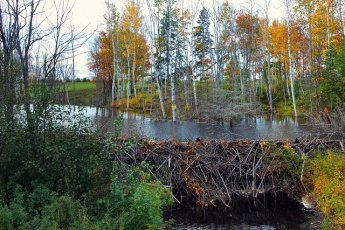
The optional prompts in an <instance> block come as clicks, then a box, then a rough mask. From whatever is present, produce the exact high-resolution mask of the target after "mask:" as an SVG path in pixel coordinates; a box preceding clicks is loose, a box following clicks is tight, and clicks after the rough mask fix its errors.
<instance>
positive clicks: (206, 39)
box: [193, 7, 213, 74]
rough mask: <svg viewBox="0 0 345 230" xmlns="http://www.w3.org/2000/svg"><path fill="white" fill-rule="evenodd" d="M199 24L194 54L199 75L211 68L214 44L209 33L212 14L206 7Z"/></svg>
mask: <svg viewBox="0 0 345 230" xmlns="http://www.w3.org/2000/svg"><path fill="white" fill-rule="evenodd" d="M197 23H198V24H199V25H198V26H197V27H195V29H194V33H193V42H194V50H193V54H194V55H195V57H196V66H195V69H196V71H197V73H198V74H200V73H201V74H204V72H205V71H206V70H207V69H208V68H209V67H210V66H211V57H212V44H213V40H212V35H211V33H210V31H209V26H210V14H209V11H208V10H207V9H206V8H205V7H204V8H203V9H202V10H201V11H200V15H199V20H198V21H197Z"/></svg>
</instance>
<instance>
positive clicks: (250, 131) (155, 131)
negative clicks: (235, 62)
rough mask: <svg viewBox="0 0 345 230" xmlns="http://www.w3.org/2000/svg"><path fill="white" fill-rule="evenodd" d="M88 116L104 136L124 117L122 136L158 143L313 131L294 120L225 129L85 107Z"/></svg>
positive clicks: (250, 121) (255, 121)
mask: <svg viewBox="0 0 345 230" xmlns="http://www.w3.org/2000/svg"><path fill="white" fill-rule="evenodd" d="M77 108H78V109H79V107H77ZM84 112H85V113H86V115H87V116H88V117H91V118H95V119H96V121H97V126H98V128H99V129H100V132H103V133H105V132H114V126H113V122H114V120H115V119H117V118H118V117H119V116H122V117H123V120H122V130H121V131H122V135H125V136H130V135H136V136H142V137H146V138H149V139H156V140H165V139H175V140H195V139H196V138H202V139H217V140H220V139H224V140H229V139H230V140H232V139H273V140H277V139H293V140H294V139H295V138H300V137H303V136H306V135H310V134H311V129H310V127H308V126H305V125H303V124H301V123H297V122H295V121H294V120H293V119H292V118H281V119H268V118H264V117H246V118H244V119H238V120H233V122H232V124H231V125H230V124H229V123H224V125H221V124H210V123H200V122H197V121H177V122H172V121H170V120H154V119H151V118H149V117H146V116H144V115H143V114H138V113H133V112H116V111H113V110H109V109H97V108H95V107H85V109H84Z"/></svg>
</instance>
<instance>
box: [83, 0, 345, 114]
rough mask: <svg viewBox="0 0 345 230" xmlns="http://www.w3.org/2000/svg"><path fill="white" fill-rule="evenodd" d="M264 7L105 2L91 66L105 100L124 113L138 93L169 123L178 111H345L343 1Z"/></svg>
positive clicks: (251, 4)
mask: <svg viewBox="0 0 345 230" xmlns="http://www.w3.org/2000/svg"><path fill="white" fill-rule="evenodd" d="M270 4H271V1H270V0H265V1H263V2H262V5H259V4H258V3H255V2H254V1H250V2H249V4H248V6H247V7H246V8H242V9H239V10H238V9H235V7H234V6H232V5H231V4H230V3H228V2H227V1H225V2H223V3H214V5H212V6H210V7H209V8H208V7H207V6H201V5H198V4H197V3H195V4H192V5H191V6H188V7H181V6H185V5H186V4H184V2H183V1H182V0H181V1H171V0H164V1H154V2H151V1H147V2H145V4H139V3H136V2H133V1H128V2H127V3H126V4H125V7H124V10H123V11H122V12H121V13H120V11H119V10H118V8H117V6H116V5H115V4H110V3H107V8H108V9H109V12H108V14H107V15H106V25H107V28H106V30H105V31H101V32H100V34H99V36H98V38H97V39H96V41H95V46H94V47H93V48H92V50H91V51H90V57H91V58H90V62H89V69H90V70H92V71H93V72H94V74H95V78H96V79H97V80H98V81H99V82H102V83H103V84H99V85H101V86H102V89H103V95H105V96H106V97H107V98H108V99H105V100H104V103H111V102H112V103H113V104H114V105H115V106H116V105H118V104H122V106H123V107H125V108H127V109H129V108H130V105H131V103H130V101H131V100H132V99H133V98H136V99H138V97H140V95H139V96H138V94H139V92H140V91H139V89H140V90H141V91H142V93H145V94H153V96H152V97H154V96H155V99H156V101H157V102H159V103H157V104H159V105H160V110H161V114H162V116H163V117H166V116H167V115H166V113H167V111H168V112H169V114H170V113H171V114H172V117H173V119H174V120H175V119H176V116H177V115H181V114H182V112H183V111H188V112H194V113H195V114H198V115H200V114H204V113H210V111H211V110H212V111H215V112H214V114H219V113H222V114H225V115H226V114H228V115H231V114H232V113H236V112H239V111H241V112H251V111H255V110H257V109H258V108H260V106H261V105H264V108H266V110H267V111H271V112H273V111H276V110H277V109H279V108H280V107H286V106H287V107H289V108H291V111H292V113H293V114H294V115H295V116H296V117H297V115H298V110H300V113H304V112H306V111H311V112H315V111H317V112H321V111H322V110H323V109H325V108H326V110H330V109H331V110H333V109H336V108H341V107H343V106H344V99H345V83H344V82H345V80H344V79H345V64H344V60H345V50H344V36H345V35H344V2H343V1H339V0H332V1H324V0H308V1H299V0H295V1H284V3H282V8H283V9H284V15H282V17H281V18H279V19H276V20H273V21H272V20H270V11H269V9H270ZM144 14H145V15H144ZM138 91H139V92H138ZM156 91H157V94H155V92H156ZM119 101H122V102H124V103H125V105H123V103H119ZM126 102H127V103H126ZM176 111H178V112H179V113H178V114H177V113H176Z"/></svg>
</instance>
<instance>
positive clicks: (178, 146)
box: [113, 139, 344, 207]
mask: <svg viewBox="0 0 345 230" xmlns="http://www.w3.org/2000/svg"><path fill="white" fill-rule="evenodd" d="M121 143H122V145H123V146H122V147H123V148H121V146H119V148H118V152H117V153H116V154H114V155H113V157H114V161H116V162H121V163H123V164H125V165H129V166H136V165H149V166H148V167H147V169H148V170H149V171H150V173H151V174H152V175H153V177H154V178H155V179H157V180H159V181H161V182H162V183H163V184H164V185H166V186H167V187H169V188H170V189H171V192H172V194H173V196H174V199H175V201H176V203H178V204H196V205H197V206H201V207H211V206H213V207H217V206H219V207H231V206H232V205H234V204H236V203H237V202H238V201H241V200H249V201H252V202H250V203H254V204H255V203H256V201H257V200H259V198H260V197H261V198H262V197H265V196H268V197H271V196H272V195H273V196H275V195H278V194H284V196H288V197H290V198H292V199H294V200H296V201H300V202H302V201H303V202H305V203H308V201H305V195H306V194H309V193H310V183H309V182H310V181H309V180H310V178H308V175H305V174H306V173H305V162H306V159H307V158H312V157H313V156H315V154H317V153H318V152H325V151H327V150H329V149H332V150H339V151H344V142H343V141H339V140H333V141H325V140H315V139H314V140H303V141H299V140H296V141H295V142H288V141H248V140H234V141H214V140H207V141H204V140H199V139H197V140H195V141H188V142H180V141H149V140H136V141H135V142H134V143H136V144H135V146H134V147H133V148H132V150H131V151H127V150H125V149H126V148H124V146H125V145H126V143H127V141H126V140H123V141H122V142H121ZM302 198H303V199H302ZM307 205H308V204H307Z"/></svg>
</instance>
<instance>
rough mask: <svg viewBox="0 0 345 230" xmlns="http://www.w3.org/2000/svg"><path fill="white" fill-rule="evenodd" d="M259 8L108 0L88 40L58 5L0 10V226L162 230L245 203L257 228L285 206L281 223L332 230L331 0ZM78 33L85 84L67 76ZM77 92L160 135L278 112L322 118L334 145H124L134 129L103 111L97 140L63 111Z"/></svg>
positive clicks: (338, 183)
mask: <svg viewBox="0 0 345 230" xmlns="http://www.w3.org/2000/svg"><path fill="white" fill-rule="evenodd" d="M50 3H51V4H50ZM272 3H273V0H272V2H271V1H270V0H264V1H262V5H260V4H258V3H256V2H254V1H248V2H247V4H246V5H245V6H243V7H242V8H238V7H237V6H235V5H232V4H231V3H229V2H226V1H225V2H213V4H205V5H203V4H201V3H200V4H197V3H194V2H188V4H185V2H183V1H182V0H180V1H173V0H156V1H150V0H146V1H143V2H136V1H128V2H125V4H124V5H123V8H121V7H122V6H120V5H116V4H114V3H110V2H108V3H106V8H107V10H108V12H107V13H106V14H105V16H104V27H102V29H101V30H100V31H97V35H96V36H92V35H90V34H89V33H88V32H87V28H80V27H78V26H77V25H71V20H70V17H71V14H72V9H73V4H72V3H71V2H70V1H68V0H52V1H51V2H48V1H45V0H1V1H0V230H14V229H52V230H58V229H64V230H65V229H85V230H86V229H95V230H98V229H102V230H103V229H109V230H110V229H115V230H116V229H129V230H132V229H134V230H135V229H157V230H158V229H174V228H176V226H178V224H180V223H179V222H178V221H180V220H179V219H178V218H176V220H175V217H176V216H170V217H172V218H170V217H169V216H168V215H167V213H169V211H171V210H180V209H179V208H181V206H185V207H187V209H188V210H189V211H192V212H195V211H196V210H201V211H202V212H203V213H204V214H205V213H208V214H211V213H215V215H218V213H220V212H221V213H223V214H224V213H225V214H228V216H227V219H234V217H233V218H231V217H232V216H231V215H232V214H229V213H230V211H238V212H242V211H243V210H244V209H245V210H247V211H248V210H250V211H252V212H254V213H255V215H256V218H257V219H258V218H259V217H258V216H257V214H258V213H259V214H260V213H261V211H259V210H264V211H263V212H266V211H269V210H268V208H267V207H269V206H270V207H272V206H273V209H272V210H271V211H270V212H271V213H274V214H275V213H276V212H277V211H278V210H277V208H276V207H277V206H275V205H277V204H278V203H280V201H283V200H284V199H285V201H286V200H287V201H288V203H289V202H290V203H289V204H286V203H284V202H282V203H283V204H284V205H285V206H283V208H279V209H283V210H288V211H289V209H290V207H292V206H294V207H295V208H294V210H295V211H296V207H297V210H298V212H294V213H293V215H292V218H293V219H292V222H294V221H297V220H298V219H302V215H303V216H305V218H304V217H303V218H304V219H306V221H307V223H306V225H305V226H307V227H310V226H311V222H313V221H312V220H313V219H312V220H310V219H308V218H309V217H306V216H308V215H309V214H310V215H313V216H316V218H317V219H318V221H317V228H324V229H343V228H344V226H345V173H344V172H345V157H344V151H345V148H344V144H345V141H344V127H345V122H344V117H345V115H344V113H345V111H344V103H345V98H344V97H345V39H344V36H345V34H344V7H345V6H344V2H343V1H341V0H313V1H312V0H303V1H302V0H295V1H288V0H285V1H284V2H282V8H281V9H284V11H283V12H284V13H282V16H284V17H281V18H278V19H273V20H272V19H271V17H270V10H269V9H270V4H272ZM189 4H190V5H189ZM90 39H91V40H92V39H93V42H92V43H91V47H90V50H89V60H88V63H87V65H85V68H88V69H89V70H90V71H91V72H92V74H93V79H92V80H91V82H89V81H87V80H85V78H84V77H81V78H83V80H80V79H79V80H77V73H76V69H75V64H76V63H75V62H76V57H77V55H76V52H77V50H78V49H80V48H81V47H83V46H84V45H85V44H88V42H89V41H90ZM78 77H80V76H78ZM85 92H87V93H88V94H94V95H91V96H90V95H87V94H86V93H85ZM76 96H78V98H76ZM85 98H87V99H88V100H89V99H90V100H89V102H90V101H92V100H93V99H94V98H96V100H95V101H96V105H97V107H102V108H106V109H110V108H111V107H112V108H113V109H114V110H116V111H125V110H126V111H127V110H128V111H138V112H142V113H146V112H147V111H149V112H150V113H152V114H153V115H154V114H156V117H157V118H158V119H159V121H157V123H159V124H163V123H164V122H166V123H168V124H169V125H170V126H172V127H173V128H174V127H176V126H174V125H177V124H180V125H182V126H186V124H187V123H183V122H181V123H178V122H175V121H177V120H189V119H194V120H198V121H205V120H206V121H214V120H217V121H222V120H224V119H230V121H231V122H232V120H231V119H233V118H235V117H238V116H244V115H250V116H256V115H257V116H259V115H260V114H278V115H282V116H290V117H293V119H296V120H297V117H298V118H300V117H305V116H314V117H320V118H321V122H322V124H323V125H325V127H327V128H328V132H329V133H331V134H335V135H328V134H329V133H327V134H326V135H324V136H322V135H317V136H312V135H310V136H308V137H306V138H300V137H299V138H293V139H287V138H285V139H284V140H278V139H277V138H273V140H268V139H258V138H257V139H255V138H254V139H253V140H250V139H249V138H248V137H243V136H242V138H243V139H230V138H224V139H221V140H220V139H215V138H213V139H212V138H209V139H206V138H205V139H203V138H202V137H198V138H196V139H193V140H180V139H172V138H170V139H169V140H154V139H153V138H151V139H150V137H142V136H135V135H130V136H124V135H123V132H122V131H123V127H125V126H124V125H125V123H133V122H134V120H130V119H127V121H126V120H125V118H124V117H119V116H114V117H112V116H111V113H109V114H110V115H109V116H110V117H111V120H110V122H111V126H112V128H113V129H112V130H111V131H110V132H107V133H106V132H101V128H102V127H99V126H97V125H98V123H97V121H98V120H97V118H95V117H94V116H88V114H87V113H86V112H85V111H86V109H85V108H83V107H77V106H75V104H73V103H76V104H77V103H78V101H77V100H76V99H78V100H83V99H85ZM66 104H67V105H66ZM86 105H90V104H87V103H86ZM97 109H98V108H97ZM97 111H98V110H97ZM101 118H102V117H101ZM103 118H104V117H103ZM143 120H144V121H145V119H143ZM150 122H151V125H152V124H154V122H156V121H152V120H150ZM193 122H194V121H193ZM235 122H236V121H235V120H234V123H235ZM166 123H164V124H166ZM205 123H206V122H205ZM193 124H201V122H199V123H198V122H196V121H195V122H194V123H193ZM235 125H236V124H235ZM320 125H321V123H320ZM162 127H164V126H160V128H159V129H160V130H161V131H162V132H166V129H165V128H162ZM186 127H187V126H186ZM191 127H196V126H191ZM140 128H141V129H143V128H146V129H150V126H140ZM151 128H152V127H151ZM251 128H253V129H256V128H257V127H251ZM187 129H189V128H188V127H187V128H186V129H184V132H188V131H190V130H187ZM204 131H205V130H204ZM269 132H273V131H272V130H269ZM179 135H182V134H181V133H180V134H179ZM211 135H212V133H211ZM214 136H215V134H213V136H212V137H214ZM322 137H324V138H322ZM240 207H242V208H240ZM259 208H261V209H259ZM306 209H307V210H308V211H306ZM179 212H180V213H183V211H179ZM299 213H302V215H299ZM191 219H192V217H191ZM264 220H265V221H268V220H269V218H267V219H264ZM175 221H176V222H175ZM296 223H297V222H296ZM299 223H300V222H298V223H297V225H294V226H300V225H298V224H299ZM212 224H213V223H212ZM269 224H270V223H261V224H260V225H264V226H271V225H269ZM285 224H286V223H283V225H281V222H278V223H275V224H272V228H279V226H287V225H285ZM302 224H305V223H302ZM231 226H233V225H231ZM253 226H254V227H255V228H256V227H258V226H257V224H253Z"/></svg>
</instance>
